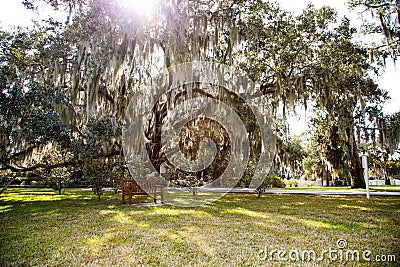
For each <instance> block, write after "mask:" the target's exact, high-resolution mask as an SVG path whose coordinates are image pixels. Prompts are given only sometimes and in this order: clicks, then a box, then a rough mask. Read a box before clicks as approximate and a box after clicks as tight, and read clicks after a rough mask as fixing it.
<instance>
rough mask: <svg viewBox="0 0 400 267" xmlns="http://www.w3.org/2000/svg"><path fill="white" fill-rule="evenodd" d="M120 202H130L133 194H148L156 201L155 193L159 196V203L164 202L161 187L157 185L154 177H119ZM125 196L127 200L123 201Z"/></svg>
mask: <svg viewBox="0 0 400 267" xmlns="http://www.w3.org/2000/svg"><path fill="white" fill-rule="evenodd" d="M121 189H122V204H126V203H128V204H131V203H132V197H133V196H135V195H150V196H152V197H153V199H154V203H157V195H159V196H160V199H161V203H163V202H164V195H163V193H164V192H163V187H162V186H160V185H157V181H156V179H153V178H151V179H121ZM125 197H127V202H126V201H125Z"/></svg>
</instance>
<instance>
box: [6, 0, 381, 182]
mask: <svg viewBox="0 0 400 267" xmlns="http://www.w3.org/2000/svg"><path fill="white" fill-rule="evenodd" d="M24 2H25V4H26V6H27V7H29V8H34V4H35V3H34V1H29V0H25V1H24ZM45 2H47V3H49V4H50V5H51V6H53V7H55V8H62V7H65V8H66V10H67V11H68V12H67V13H68V18H67V20H66V22H65V23H58V22H55V21H53V20H49V21H47V22H46V23H44V24H42V25H37V27H36V30H35V31H33V32H32V33H28V32H23V31H22V32H21V33H20V35H18V34H19V33H18V32H17V33H15V32H14V33H11V34H10V33H6V32H5V33H3V34H4V36H5V37H6V38H4V41H2V54H1V56H2V64H1V68H2V80H1V82H2V83H3V84H2V88H3V89H2V98H3V99H4V100H5V101H4V103H10V104H9V105H10V106H12V104H11V103H13V98H12V97H14V96H13V95H14V94H15V95H16V97H17V96H18V95H22V96H23V97H22V99H25V98H26V97H27V96H31V95H32V96H31V97H32V99H33V100H30V102H28V104H22V103H23V102H21V104H20V105H18V106H17V109H16V110H17V112H13V109H10V108H8V106H6V105H4V106H2V110H4V113H2V117H1V119H2V120H3V119H4V120H5V121H6V122H4V124H5V125H7V126H8V125H10V126H9V127H8V128H7V129H9V130H8V132H7V133H6V134H5V135H2V136H5V138H4V140H2V146H3V147H2V156H1V157H2V158H1V164H2V168H3V169H8V170H11V171H13V172H24V171H31V170H34V169H37V168H39V167H41V168H49V169H50V168H55V167H56V166H59V165H56V166H54V165H53V166H44V165H41V164H35V163H34V161H33V160H32V158H30V157H29V155H32V152H33V150H37V151H40V150H41V149H43V148H44V145H45V144H48V143H52V142H58V143H60V144H63V145H65V146H66V147H69V149H70V150H71V151H72V152H73V153H74V159H73V160H72V161H66V162H63V163H62V166H68V165H77V164H83V163H84V162H85V159H86V158H87V156H88V154H87V153H89V156H90V159H91V160H97V159H98V160H106V159H107V161H108V160H111V159H112V160H114V158H118V157H120V156H121V135H120V133H118V131H115V132H112V134H111V135H108V133H109V132H107V131H106V132H105V133H104V132H100V133H99V134H100V136H102V137H99V138H95V139H92V140H96V142H95V145H94V146H91V145H89V144H90V142H88V140H89V139H90V135H91V134H93V131H92V130H91V129H89V128H90V127H89V126H90V124H91V123H92V124H93V123H97V122H98V123H100V124H101V123H104V122H105V124H107V125H110V126H111V128H112V129H114V130H115V129H120V128H121V126H122V124H123V119H124V114H125V110H126V107H127V105H128V102H129V99H130V98H131V97H132V95H134V94H135V93H137V92H138V90H140V89H141V88H143V87H141V86H142V85H144V84H145V83H146V81H148V78H150V77H151V76H152V75H155V74H157V73H158V72H159V71H160V70H161V69H164V68H168V67H170V66H173V65H176V64H180V63H184V62H191V61H194V60H197V61H200V60H207V61H213V62H218V63H223V64H229V65H233V66H234V67H236V68H238V69H240V70H243V71H245V72H246V73H247V74H248V75H249V76H250V77H251V78H252V79H254V80H255V81H256V82H258V83H259V84H260V89H261V92H262V94H264V95H265V96H267V97H268V103H269V104H270V107H271V108H272V109H273V111H274V112H275V113H276V114H277V113H278V110H279V108H280V107H283V113H284V114H285V113H287V110H288V109H290V108H293V107H294V106H296V105H298V104H302V105H304V106H305V107H307V106H309V105H311V104H312V105H316V107H317V108H318V109H320V110H324V111H326V112H327V113H328V114H329V115H328V119H329V121H331V122H332V124H337V125H338V128H339V130H340V137H341V138H343V140H345V141H344V143H345V144H346V146H347V148H348V151H349V160H350V162H351V168H352V169H351V176H352V181H353V182H352V185H353V187H362V186H363V183H362V181H363V179H362V176H361V166H360V161H359V158H358V149H357V145H356V142H355V141H354V118H353V114H354V112H355V109H356V108H357V107H358V106H359V105H362V104H363V103H364V102H366V101H367V100H369V99H372V98H373V97H374V96H375V95H378V94H379V93H380V91H379V90H378V89H377V88H376V86H375V85H374V84H373V83H372V81H371V80H370V79H369V78H368V71H369V69H370V66H369V64H368V62H367V61H366V58H367V55H366V51H365V50H364V49H362V48H361V47H359V46H357V45H355V44H353V43H352V42H351V34H352V30H351V29H350V28H349V27H348V22H346V21H344V22H343V23H342V24H341V25H340V26H339V27H338V28H337V29H334V30H332V27H333V25H334V22H335V19H336V16H335V13H334V11H333V10H332V9H330V8H327V7H325V8H322V9H320V10H316V9H314V8H313V7H312V6H309V7H308V8H307V9H306V10H305V11H304V12H303V14H301V15H300V16H298V17H294V16H293V15H291V14H289V13H287V12H285V11H283V10H281V9H280V8H279V7H278V6H277V5H276V4H273V3H269V2H263V1H261V0H251V1H216V0H211V1H181V0H173V1H159V2H157V3H158V4H159V6H158V7H157V8H156V9H155V10H154V13H153V14H152V15H151V16H147V15H146V14H140V13H139V12H138V11H137V10H136V11H135V9H134V8H133V7H132V6H129V5H126V4H124V1H117V0H111V1H105V0H97V1H75V0H63V1H53V0H45ZM125 3H126V2H125ZM35 34H36V35H35ZM7 38H8V39H7ZM25 39H26V41H24V40H25ZM20 40H23V41H22V42H21V41H20ZM10 51H11V52H10ZM167 86H168V84H167ZM169 86H170V84H169ZM167 89H171V88H167ZM191 89H192V91H193V92H194V96H196V95H197V96H205V97H209V98H214V99H218V100H222V101H224V102H226V103H227V104H228V105H230V106H231V107H236V108H235V110H236V111H237V112H238V114H241V115H240V118H241V119H242V120H243V121H244V124H245V125H246V130H247V131H248V133H249V136H250V137H251V138H250V139H251V151H252V153H253V154H255V155H257V153H259V152H260V151H261V141H260V138H259V132H260V129H258V128H257V127H256V126H255V124H254V122H255V117H254V116H252V115H251V114H250V112H249V108H248V107H246V105H245V104H244V103H243V101H242V100H241V99H240V97H238V96H234V95H232V94H229V92H227V90H223V88H220V89H221V90H220V92H221V93H220V94H219V95H210V94H206V93H205V92H204V90H202V87H201V86H200V85H198V84H194V85H192V88H191ZM146 90H150V89H146ZM13 91H15V92H14V93H13ZM37 91H39V92H42V93H43V96H40V94H39V92H37ZM166 91H167V93H166V95H165V99H166V101H159V102H157V103H156V105H155V106H154V107H153V108H152V114H151V117H150V118H149V121H148V122H146V124H145V128H146V131H145V138H146V141H147V153H148V155H149V158H150V160H151V161H152V163H153V164H154V166H155V167H156V169H158V168H159V167H160V165H161V164H162V163H164V162H166V159H165V155H164V148H163V146H162V144H161V129H162V125H163V122H164V121H165V118H166V116H167V114H168V113H169V112H171V110H172V109H173V108H174V106H175V105H176V103H179V102H180V101H183V100H184V99H186V98H187V97H188V96H187V95H185V94H181V95H177V96H175V95H173V94H172V92H173V91H171V90H166ZM38 96H40V97H38ZM35 97H36V98H35ZM35 101H36V102H35ZM42 102H43V103H42ZM2 105H3V104H2ZM23 109H27V110H28V111H29V112H31V113H32V112H33V111H35V112H39V115H40V116H39V115H37V114H36V113H34V114H35V117H34V119H32V120H22V119H21V118H24V117H23V116H22V117H20V116H21V114H27V113H25V111H24V112H22V111H20V110H23ZM7 110H9V112H8V111H7ZM2 112H3V111H2ZM7 112H8V113H7ZM46 112H47V113H46ZM9 121H10V122H12V123H13V124H12V125H11V124H10V122H9ZM23 121H28V122H31V124H29V125H32V126H34V127H33V128H32V127H31V128H30V129H35V130H34V131H31V130H28V131H21V127H22V125H23ZM35 123H36V124H35ZM193 123H194V124H193V126H192V125H190V124H188V125H187V129H188V131H186V133H187V134H186V137H188V138H189V137H190V138H193V136H195V133H196V131H198V132H202V131H203V128H204V127H211V131H210V132H209V134H211V137H212V138H213V140H217V139H219V140H221V139H222V140H225V137H224V133H223V131H222V130H221V127H217V126H216V125H213V122H204V121H200V120H198V119H196V120H194V122H193ZM48 125H50V127H51V130H50V131H46V130H45V129H46V127H49V126H48ZM114 130H113V131H114ZM16 132H17V133H18V134H17V135H16V134H15V133H16ZM204 133H205V131H204ZM27 134H30V135H29V136H28V137H29V138H30V139H34V140H36V141H35V142H36V143H33V144H31V145H29V144H30V143H29V142H28V141H26V140H25V139H26V138H28V137H25V135H27ZM103 134H105V135H103ZM10 137H12V138H11V139H10ZM11 140H12V141H11ZM198 141H199V138H197V139H196V138H195V137H194V139H193V143H194V144H198ZM189 143H190V142H187V143H183V146H182V150H183V151H186V152H187V156H193V155H191V153H194V152H193V151H194V148H195V147H189ZM217 145H218V146H219V151H220V155H219V156H218V157H217V159H218V160H216V161H215V162H214V163H213V164H215V165H214V166H211V167H210V170H217V169H219V168H221V166H222V169H223V166H225V165H224V164H225V162H226V160H227V158H228V156H229V150H230V146H229V142H228V141H226V142H225V141H224V142H220V143H218V142H217ZM16 148H17V149H16ZM3 149H4V152H3ZM7 151H9V152H7ZM6 152H7V153H8V154H7V153H6ZM3 154H4V155H3ZM217 175H218V173H217V172H212V171H209V172H208V173H207V174H206V176H211V177H210V180H211V179H212V178H215V177H214V176H217Z"/></svg>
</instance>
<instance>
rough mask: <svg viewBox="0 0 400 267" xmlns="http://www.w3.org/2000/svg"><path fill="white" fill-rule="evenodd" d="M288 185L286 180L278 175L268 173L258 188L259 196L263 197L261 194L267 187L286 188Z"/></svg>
mask: <svg viewBox="0 0 400 267" xmlns="http://www.w3.org/2000/svg"><path fill="white" fill-rule="evenodd" d="M285 186H286V184H285V182H284V181H283V180H282V178H280V177H279V176H277V175H274V174H273V175H268V176H267V177H266V178H265V180H264V181H263V183H262V184H261V185H260V186H259V187H258V188H257V189H256V193H257V197H261V194H262V193H263V192H265V189H267V188H272V187H277V188H284V187H285Z"/></svg>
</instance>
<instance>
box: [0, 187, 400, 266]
mask: <svg viewBox="0 0 400 267" xmlns="http://www.w3.org/2000/svg"><path fill="white" fill-rule="evenodd" d="M144 200H145V201H148V202H150V201H151V198H143V197H139V198H137V199H136V201H138V202H140V201H144ZM0 214H1V215H0V225H1V230H0V244H1V245H0V265H1V266H275V265H276V266H281V265H283V266H328V264H329V265H330V266H342V265H344V264H346V266H399V264H400V246H399V244H400V198H398V197H373V198H371V199H370V200H369V201H368V200H367V199H366V198H365V197H362V196H320V195H311V196H310V195H264V196H262V197H261V198H259V199H258V198H256V196H255V195H246V194H228V195H226V196H225V197H224V198H222V199H220V200H219V201H217V202H214V203H211V204H208V205H204V206H201V207H196V208H177V207H174V206H168V205H163V206H154V207H151V206H127V205H121V204H120V194H117V195H114V194H113V193H112V192H106V193H105V194H104V195H103V196H102V200H101V201H100V202H97V201H96V199H95V196H94V195H93V194H92V192H90V191H83V190H77V189H75V190H72V189H70V190H67V191H66V193H65V194H64V195H56V194H55V192H54V191H52V190H48V189H9V190H7V191H6V192H5V193H4V194H3V195H1V196H0ZM338 240H339V242H338ZM345 243H347V245H346V244H345ZM277 250H281V251H282V252H281V260H286V261H279V255H278V252H277ZM324 251H326V252H324ZM329 251H330V253H331V254H329ZM335 251H336V252H335ZM369 251H370V252H371V253H369ZM283 252H286V254H285V255H283V254H282V253H283ZM313 252H315V254H316V259H315V260H314V259H312V257H313ZM348 252H349V253H348ZM357 253H359V261H358V260H357V257H356V256H357ZM364 254H365V255H364ZM353 256H354V257H353ZM363 256H365V259H364V257H363ZM346 258H347V259H348V262H347V263H346V262H345V261H346ZM310 259H311V260H310ZM367 259H370V260H371V261H370V262H367V261H366V260H367ZM380 259H382V260H386V261H387V262H386V263H382V262H376V260H380ZM302 260H305V261H304V262H302ZM308 260H310V261H308ZM394 260H396V262H394ZM388 261H390V262H388Z"/></svg>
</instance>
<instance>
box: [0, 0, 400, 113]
mask: <svg viewBox="0 0 400 267" xmlns="http://www.w3.org/2000/svg"><path fill="white" fill-rule="evenodd" d="M141 1H146V0H141ZM36 2H38V3H40V1H36ZM277 2H279V3H281V5H282V6H283V7H284V8H285V9H287V10H289V11H293V12H295V13H298V12H300V11H301V10H302V9H304V8H305V7H306V6H307V4H308V3H309V2H313V3H314V5H315V6H316V7H317V8H319V7H322V6H323V5H329V6H331V7H333V8H335V9H336V10H337V11H338V13H339V17H342V16H343V15H345V14H346V15H347V16H348V17H349V18H350V19H351V21H352V23H353V24H354V25H357V24H359V21H360V20H359V18H358V16H357V15H356V14H353V15H349V12H348V11H347V6H346V0H311V1H308V0H296V1H294V0H277ZM0 6H1V7H2V8H1V9H0V27H9V26H11V25H20V26H28V25H31V24H32V22H31V20H32V19H36V20H40V19H41V18H46V17H47V15H48V14H51V11H50V10H48V9H47V10H46V9H45V8H43V6H42V8H41V9H40V11H39V13H40V15H39V14H35V13H34V12H32V11H29V10H26V9H25V8H24V7H23V5H22V0H0ZM378 83H379V85H380V86H381V87H382V88H383V89H385V90H386V91H388V92H389V94H390V96H391V97H392V100H391V101H390V102H388V103H387V104H386V105H385V106H384V112H385V113H393V112H396V111H399V110H400V90H399V84H400V70H399V68H397V69H396V68H395V66H394V64H393V62H391V61H388V63H387V67H386V70H385V73H384V74H383V75H382V76H381V77H380V78H379V80H378Z"/></svg>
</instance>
